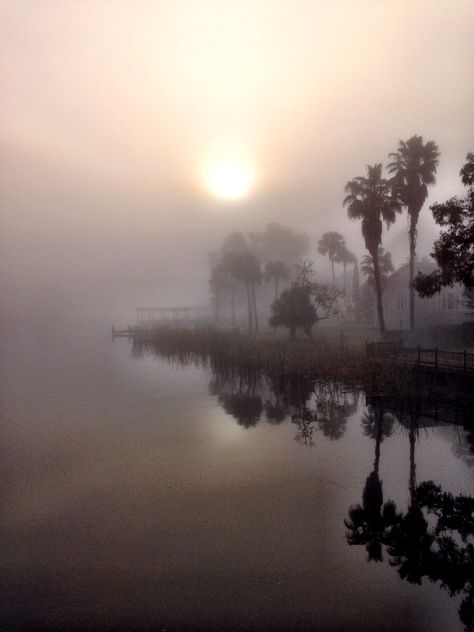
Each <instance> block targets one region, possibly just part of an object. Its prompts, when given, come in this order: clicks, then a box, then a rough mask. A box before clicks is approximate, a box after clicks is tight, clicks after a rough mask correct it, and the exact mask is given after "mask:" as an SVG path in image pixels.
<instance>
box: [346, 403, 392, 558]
mask: <svg viewBox="0 0 474 632" xmlns="http://www.w3.org/2000/svg"><path fill="white" fill-rule="evenodd" d="M362 425H363V426H364V427H365V429H366V434H369V436H373V438H374V439H375V460H374V469H373V471H372V472H371V473H370V474H369V476H368V477H367V479H366V481H365V486H364V491H363V492H362V505H355V506H352V507H351V508H350V509H349V519H348V520H344V524H345V525H346V527H347V529H348V531H347V534H346V538H347V542H348V544H351V545H361V544H363V545H365V548H366V551H367V553H368V560H369V561H372V560H373V561H375V562H381V561H382V559H383V556H382V545H383V544H387V543H388V542H389V540H390V536H391V532H392V530H393V529H394V528H395V526H396V525H397V524H398V523H399V522H400V519H401V515H400V514H398V513H397V509H396V506H395V503H394V502H393V501H391V500H389V501H387V502H386V503H384V502H383V490H382V481H381V480H380V478H379V463H380V443H381V442H382V440H383V437H384V436H390V435H391V434H392V430H393V421H392V420H391V419H389V418H388V416H387V415H384V414H383V410H382V409H381V408H373V407H369V409H368V410H367V412H366V413H364V415H363V417H362Z"/></svg>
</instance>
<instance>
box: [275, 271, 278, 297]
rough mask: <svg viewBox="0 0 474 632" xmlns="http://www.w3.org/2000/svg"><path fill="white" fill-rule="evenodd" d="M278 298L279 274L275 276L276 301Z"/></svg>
mask: <svg viewBox="0 0 474 632" xmlns="http://www.w3.org/2000/svg"><path fill="white" fill-rule="evenodd" d="M277 298H278V276H276V277H275V301H276V300H277Z"/></svg>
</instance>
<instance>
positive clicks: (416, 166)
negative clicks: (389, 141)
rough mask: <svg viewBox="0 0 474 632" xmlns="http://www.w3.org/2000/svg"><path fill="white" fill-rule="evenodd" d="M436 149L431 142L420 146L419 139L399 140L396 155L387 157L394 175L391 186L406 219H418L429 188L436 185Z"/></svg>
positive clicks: (421, 143)
mask: <svg viewBox="0 0 474 632" xmlns="http://www.w3.org/2000/svg"><path fill="white" fill-rule="evenodd" d="M438 157H439V152H438V145H437V144H436V143H435V142H434V141H432V140H430V141H428V142H427V143H425V144H423V137H422V136H417V135H415V136H412V137H411V138H409V139H408V140H407V141H404V140H401V141H400V142H399V145H398V151H397V152H394V153H391V154H389V158H391V159H392V161H391V162H390V163H389V164H388V165H387V168H388V171H389V173H391V174H393V177H392V179H391V185H392V187H393V190H394V192H395V194H396V195H397V197H398V198H399V200H400V202H401V204H402V205H403V206H406V208H407V210H408V213H409V215H414V216H416V218H417V219H418V215H419V213H420V211H421V208H422V206H423V204H424V202H425V200H426V196H427V195H428V185H429V184H434V183H435V182H436V176H435V174H436V168H437V166H438V162H439V161H438Z"/></svg>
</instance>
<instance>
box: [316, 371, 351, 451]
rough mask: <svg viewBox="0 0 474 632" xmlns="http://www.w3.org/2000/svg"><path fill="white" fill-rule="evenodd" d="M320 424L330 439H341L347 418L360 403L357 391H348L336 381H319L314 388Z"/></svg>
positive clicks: (324, 433)
mask: <svg viewBox="0 0 474 632" xmlns="http://www.w3.org/2000/svg"><path fill="white" fill-rule="evenodd" d="M314 396H315V401H316V408H317V412H318V426H319V428H320V430H321V431H322V433H323V435H324V436H325V437H328V439H330V440H331V441H332V440H337V439H340V438H341V437H342V436H343V435H344V433H345V431H346V425H347V419H348V417H349V416H350V415H352V414H354V413H355V411H356V410H357V407H358V405H359V397H358V393H357V392H356V391H351V392H349V391H347V390H346V389H344V388H343V387H341V385H339V384H337V383H335V382H319V383H318V384H317V385H316V387H315V389H314Z"/></svg>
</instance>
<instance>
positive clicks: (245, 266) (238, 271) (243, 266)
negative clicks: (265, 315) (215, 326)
mask: <svg viewBox="0 0 474 632" xmlns="http://www.w3.org/2000/svg"><path fill="white" fill-rule="evenodd" d="M234 271H235V278H236V279H238V280H239V281H242V282H243V284H244V286H245V289H246V292H247V306H248V316H249V320H248V322H249V333H250V332H251V331H252V320H253V321H254V323H255V331H256V332H258V315H257V303H256V298H255V285H256V284H259V283H261V281H262V271H261V268H260V261H259V260H258V259H257V257H256V256H255V255H253V254H252V253H250V252H244V253H242V254H238V255H237V256H236V259H235V269H234Z"/></svg>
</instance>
